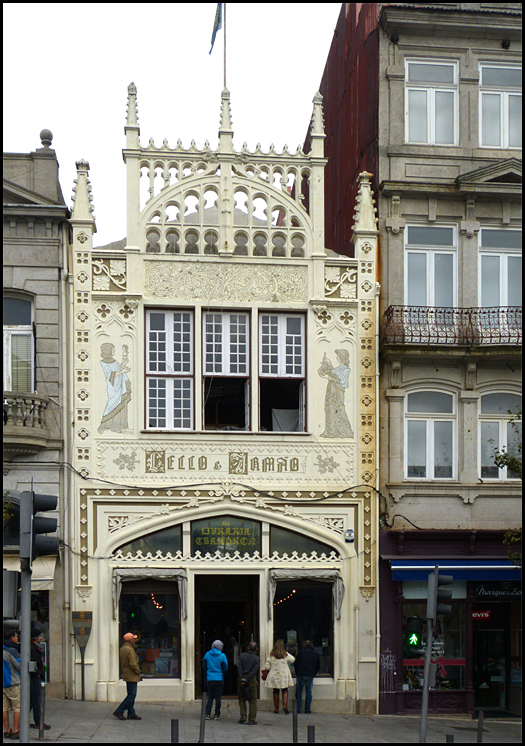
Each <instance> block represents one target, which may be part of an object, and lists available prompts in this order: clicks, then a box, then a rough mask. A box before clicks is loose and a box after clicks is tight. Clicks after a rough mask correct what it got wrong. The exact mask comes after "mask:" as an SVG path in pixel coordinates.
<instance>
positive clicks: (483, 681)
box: [474, 629, 508, 710]
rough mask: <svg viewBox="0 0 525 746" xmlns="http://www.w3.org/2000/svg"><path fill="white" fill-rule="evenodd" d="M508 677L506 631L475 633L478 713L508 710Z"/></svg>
mask: <svg viewBox="0 0 525 746" xmlns="http://www.w3.org/2000/svg"><path fill="white" fill-rule="evenodd" d="M507 677H508V671H507V649H506V635H505V630H503V629H477V630H475V633H474V690H475V702H474V705H475V707H476V709H477V710H495V709H498V710H499V709H501V710H505V709H506V708H507Z"/></svg>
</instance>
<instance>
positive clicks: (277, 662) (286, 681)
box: [264, 640, 295, 715]
mask: <svg viewBox="0 0 525 746" xmlns="http://www.w3.org/2000/svg"><path fill="white" fill-rule="evenodd" d="M294 661H295V658H294V657H293V655H290V654H289V653H287V652H286V649H285V647H284V643H283V642H282V640H277V642H276V643H275V645H274V646H273V650H272V652H271V653H270V655H269V657H268V658H267V659H266V666H265V668H266V670H267V671H268V675H267V676H266V681H265V682H264V683H265V685H266V687H267V688H268V689H273V704H274V712H279V690H281V691H282V693H283V710H284V711H285V713H286V714H287V715H288V687H289V686H293V679H292V674H291V673H290V666H289V664H290V663H293V662H294Z"/></svg>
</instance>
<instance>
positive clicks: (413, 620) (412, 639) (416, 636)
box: [405, 616, 423, 653]
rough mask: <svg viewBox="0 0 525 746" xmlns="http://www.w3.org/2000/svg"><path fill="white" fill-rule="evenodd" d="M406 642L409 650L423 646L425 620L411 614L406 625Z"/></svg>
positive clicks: (419, 648)
mask: <svg viewBox="0 0 525 746" xmlns="http://www.w3.org/2000/svg"><path fill="white" fill-rule="evenodd" d="M405 634H406V644H407V648H408V650H409V651H410V650H413V651H414V653H415V652H416V651H419V650H421V648H422V638H423V620H422V619H420V618H419V617H418V616H410V617H408V619H407V626H406V633H405Z"/></svg>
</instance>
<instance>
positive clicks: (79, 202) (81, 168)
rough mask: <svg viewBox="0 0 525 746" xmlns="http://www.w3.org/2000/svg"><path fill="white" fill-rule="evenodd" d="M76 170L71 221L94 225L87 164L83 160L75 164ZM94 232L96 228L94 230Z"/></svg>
mask: <svg viewBox="0 0 525 746" xmlns="http://www.w3.org/2000/svg"><path fill="white" fill-rule="evenodd" d="M75 166H76V168H77V178H76V179H75V186H74V187H73V209H72V211H71V218H72V220H82V221H90V222H92V223H93V226H94V225H95V216H94V214H93V212H94V210H95V207H94V205H93V195H92V191H91V183H90V181H89V177H88V174H89V163H88V162H87V161H85V160H84V159H82V160H80V161H77V162H76V163H75ZM95 231H96V228H95Z"/></svg>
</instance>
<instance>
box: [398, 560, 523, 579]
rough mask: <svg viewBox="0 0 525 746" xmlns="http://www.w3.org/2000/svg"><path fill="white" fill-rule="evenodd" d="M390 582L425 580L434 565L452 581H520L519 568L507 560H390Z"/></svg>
mask: <svg viewBox="0 0 525 746" xmlns="http://www.w3.org/2000/svg"><path fill="white" fill-rule="evenodd" d="M390 565H391V567H392V580H427V578H428V576H429V573H431V572H432V571H433V570H434V567H435V566H436V565H438V566H439V569H440V570H442V571H443V572H444V573H445V574H446V575H452V577H453V578H454V580H521V568H520V567H517V566H516V565H513V564H512V563H511V562H509V560H505V559H501V560H484V559H480V558H477V559H460V560H451V559H448V560H441V559H436V560H426V559H425V560H421V559H400V560H397V559H396V560H394V559H392V560H390Z"/></svg>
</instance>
